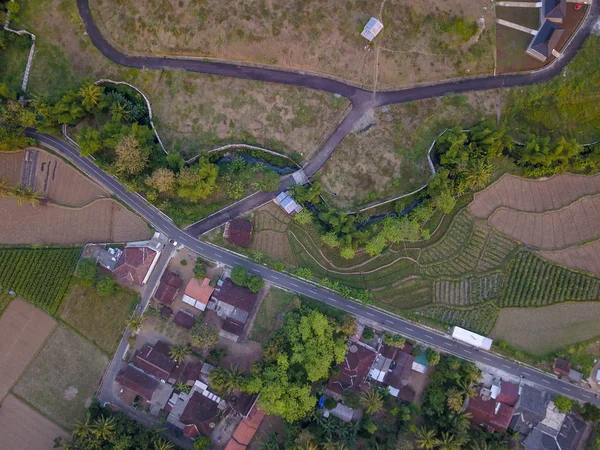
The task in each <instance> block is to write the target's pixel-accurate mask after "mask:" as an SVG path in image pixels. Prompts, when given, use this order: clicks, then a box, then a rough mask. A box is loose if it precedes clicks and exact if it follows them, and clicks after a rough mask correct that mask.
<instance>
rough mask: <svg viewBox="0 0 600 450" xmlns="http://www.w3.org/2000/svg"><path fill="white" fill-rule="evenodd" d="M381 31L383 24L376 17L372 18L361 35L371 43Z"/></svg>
mask: <svg viewBox="0 0 600 450" xmlns="http://www.w3.org/2000/svg"><path fill="white" fill-rule="evenodd" d="M381 30H383V24H382V23H381V21H380V20H379V19H376V18H375V17H371V18H370V19H369V21H368V22H367V24H366V25H365V28H364V29H363V31H362V33H360V35H361V36H362V37H364V38H365V39H366V40H368V41H369V42H371V41H372V40H373V39H375V36H377V35H378V34H379V32H380V31H381Z"/></svg>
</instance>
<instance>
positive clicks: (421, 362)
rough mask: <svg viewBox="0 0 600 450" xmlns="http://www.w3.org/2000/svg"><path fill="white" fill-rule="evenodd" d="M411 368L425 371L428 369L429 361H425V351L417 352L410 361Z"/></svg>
mask: <svg viewBox="0 0 600 450" xmlns="http://www.w3.org/2000/svg"><path fill="white" fill-rule="evenodd" d="M411 369H412V370H414V371H415V372H419V373H426V372H427V369H429V363H428V362H427V356H426V355H425V352H421V353H419V354H418V355H417V356H416V357H415V359H414V361H413V362H412V365H411Z"/></svg>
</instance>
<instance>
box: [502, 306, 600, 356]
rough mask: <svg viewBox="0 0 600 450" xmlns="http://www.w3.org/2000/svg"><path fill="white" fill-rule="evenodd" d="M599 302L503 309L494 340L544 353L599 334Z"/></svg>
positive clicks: (529, 350)
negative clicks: (501, 340)
mask: <svg viewBox="0 0 600 450" xmlns="http://www.w3.org/2000/svg"><path fill="white" fill-rule="evenodd" d="M598 315H600V303H593V302H568V303H561V304H560V305H553V306H545V307H542V308H504V309H502V310H501V311H500V316H499V317H498V320H497V321H496V325H495V327H494V330H493V331H492V337H493V338H494V339H503V340H504V341H506V342H508V343H509V344H510V345H513V346H515V347H518V348H521V349H523V350H526V351H528V352H531V353H536V354H543V353H547V352H549V351H552V350H556V349H560V348H562V347H565V346H567V345H571V344H574V343H576V342H582V341H586V340H588V339H591V338H593V337H595V336H598V335H600V321H598Z"/></svg>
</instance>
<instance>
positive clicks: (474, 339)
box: [452, 327, 492, 350]
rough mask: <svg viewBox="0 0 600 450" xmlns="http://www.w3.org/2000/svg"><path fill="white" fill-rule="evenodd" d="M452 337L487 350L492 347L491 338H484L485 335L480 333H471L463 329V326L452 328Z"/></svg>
mask: <svg viewBox="0 0 600 450" xmlns="http://www.w3.org/2000/svg"><path fill="white" fill-rule="evenodd" d="M452 337H453V338H454V339H458V340H459V341H462V342H465V343H467V344H470V345H473V346H475V347H479V348H482V349H484V350H489V349H490V348H492V340H491V339H489V338H486V337H485V336H482V335H480V334H477V333H473V332H472V331H469V330H465V329H464V328H460V327H454V328H452Z"/></svg>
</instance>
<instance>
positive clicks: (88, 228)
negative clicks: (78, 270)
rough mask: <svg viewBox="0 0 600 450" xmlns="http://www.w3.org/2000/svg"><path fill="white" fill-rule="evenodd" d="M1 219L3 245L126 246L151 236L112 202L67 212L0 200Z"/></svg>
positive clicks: (135, 218)
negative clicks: (116, 244) (125, 244)
mask: <svg viewBox="0 0 600 450" xmlns="http://www.w3.org/2000/svg"><path fill="white" fill-rule="evenodd" d="M0 216H2V217H3V220H2V227H1V228H0V242H2V243H4V244H37V243H43V244H79V243H88V242H126V241H135V240H142V239H147V238H149V237H150V236H152V233H151V231H150V229H149V228H148V226H147V225H146V223H145V222H144V221H143V220H142V219H140V218H139V217H138V216H137V215H135V214H134V213H132V212H131V211H129V210H128V209H126V208H125V207H124V206H121V205H120V204H119V203H117V202H116V201H114V200H112V199H100V200H96V201H95V202H93V203H91V204H89V205H87V206H84V207H83V208H66V207H62V206H57V205H53V204H49V205H48V206H37V207H33V206H31V205H29V204H24V205H21V206H18V204H17V200H16V199H15V198H0Z"/></svg>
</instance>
